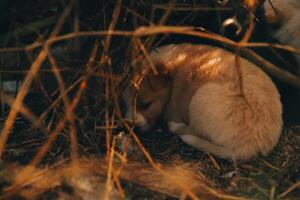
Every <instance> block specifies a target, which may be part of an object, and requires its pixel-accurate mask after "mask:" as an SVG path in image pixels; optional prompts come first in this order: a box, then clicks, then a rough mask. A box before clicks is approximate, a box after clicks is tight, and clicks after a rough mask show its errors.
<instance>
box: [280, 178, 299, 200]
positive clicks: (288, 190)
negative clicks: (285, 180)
mask: <svg viewBox="0 0 300 200" xmlns="http://www.w3.org/2000/svg"><path fill="white" fill-rule="evenodd" d="M296 188H300V181H298V182H296V183H294V184H293V185H292V186H291V187H289V188H288V189H287V190H286V191H284V192H283V193H281V194H279V195H278V196H277V198H276V199H281V198H283V197H285V196H286V195H287V194H289V193H290V192H291V191H293V190H294V189H296Z"/></svg>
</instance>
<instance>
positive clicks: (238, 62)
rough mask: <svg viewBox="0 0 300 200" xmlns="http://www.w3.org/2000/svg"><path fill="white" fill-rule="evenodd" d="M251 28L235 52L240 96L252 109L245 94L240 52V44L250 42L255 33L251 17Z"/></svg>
mask: <svg viewBox="0 0 300 200" xmlns="http://www.w3.org/2000/svg"><path fill="white" fill-rule="evenodd" d="M249 20H250V21H249V27H248V30H247V31H246V33H245V35H244V36H243V38H242V40H241V41H240V42H238V46H237V48H236V50H235V53H236V54H235V64H236V69H237V72H238V79H239V83H240V84H239V85H240V94H241V95H242V97H244V99H245V100H246V103H247V104H248V105H249V107H250V108H251V106H250V104H249V103H248V100H247V99H246V98H245V97H246V96H245V93H244V81H243V75H242V67H241V61H240V51H241V47H240V45H239V44H240V43H246V42H248V41H249V39H250V37H251V35H252V33H253V31H254V18H253V17H250V19H249Z"/></svg>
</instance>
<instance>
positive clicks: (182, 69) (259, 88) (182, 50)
mask: <svg viewBox="0 0 300 200" xmlns="http://www.w3.org/2000/svg"><path fill="white" fill-rule="evenodd" d="M150 59H151V60H152V62H153V63H154V65H155V66H156V68H157V70H158V71H159V74H158V75H157V76H156V75H154V74H153V73H152V72H151V71H150V70H149V68H150V67H149V65H148V62H147V61H146V60H145V61H143V63H142V67H143V69H144V70H142V73H141V71H140V73H139V74H138V75H135V77H134V81H135V82H136V84H137V86H136V88H134V87H132V85H130V86H128V87H127V88H126V90H125V92H124V98H125V102H126V103H127V107H128V112H127V116H128V117H132V116H133V113H136V115H134V116H135V119H136V121H137V125H138V126H140V127H141V129H142V130H144V131H147V130H149V129H150V128H151V127H152V126H153V125H154V124H155V123H156V122H157V120H158V119H160V117H162V119H163V120H165V121H167V122H168V125H169V129H170V130H171V132H173V133H174V134H177V135H179V137H181V139H182V140H183V141H184V142H186V143H187V144H189V145H191V146H193V147H195V148H197V149H200V150H203V151H206V152H210V153H212V154H215V155H216V156H219V157H222V158H226V159H233V160H246V159H250V158H252V157H254V156H256V155H257V154H258V153H262V154H263V155H266V154H267V153H269V152H270V151H271V150H272V149H273V147H274V146H275V145H276V144H277V141H278V138H279V136H280V133H281V129H282V108H281V107H282V106H281V102H280V96H279V94H278V91H277V89H276V87H275V85H274V84H273V82H272V81H271V79H270V78H269V77H268V76H267V75H266V74H265V73H264V72H263V71H262V70H261V69H259V68H258V67H257V66H255V65H254V64H252V63H250V62H249V61H247V60H245V59H243V58H239V65H240V73H238V70H237V69H238V68H237V67H236V64H237V63H236V56H235V55H234V54H232V53H230V52H228V51H225V50H223V49H220V48H215V47H211V46H204V45H191V44H180V45H168V46H164V47H160V48H158V49H156V50H154V51H153V52H152V53H151V54H150ZM141 74H143V75H142V76H141ZM239 74H241V76H239ZM138 82H139V83H138ZM241 82H242V84H241ZM241 86H242V90H241ZM135 91H137V101H136V106H137V107H136V112H133V108H132V106H133V104H134V103H133V99H134V96H135V95H134V93H135Z"/></svg>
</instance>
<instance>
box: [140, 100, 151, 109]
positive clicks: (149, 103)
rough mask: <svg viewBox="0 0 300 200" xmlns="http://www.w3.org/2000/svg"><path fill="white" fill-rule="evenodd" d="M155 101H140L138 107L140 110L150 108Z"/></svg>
mask: <svg viewBox="0 0 300 200" xmlns="http://www.w3.org/2000/svg"><path fill="white" fill-rule="evenodd" d="M153 102H154V101H148V102H140V103H139V105H138V108H139V109H140V110H148V109H149V108H150V106H151V105H152V103H153Z"/></svg>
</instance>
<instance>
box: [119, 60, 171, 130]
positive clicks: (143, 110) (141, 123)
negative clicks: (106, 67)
mask: <svg viewBox="0 0 300 200" xmlns="http://www.w3.org/2000/svg"><path fill="white" fill-rule="evenodd" d="M153 64H154V66H155V68H156V70H157V74H154V73H153V71H152V70H151V69H150V67H149V65H146V64H145V62H143V64H142V65H141V66H140V67H142V69H140V70H137V71H136V73H135V74H134V76H133V78H132V80H131V81H130V82H129V84H128V85H127V87H126V89H125V91H124V92H123V99H124V100H125V103H126V107H127V112H126V118H127V119H131V120H133V121H134V122H135V123H136V125H137V127H139V128H140V129H141V130H142V131H149V130H150V129H151V128H152V127H153V126H154V125H155V124H156V122H157V121H158V120H159V118H160V116H161V115H162V114H163V112H164V108H165V106H166V104H167V102H168V100H169V96H170V90H171V82H172V77H171V74H170V73H169V72H168V71H166V70H165V68H164V66H163V64H161V63H156V62H155V60H153Z"/></svg>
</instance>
